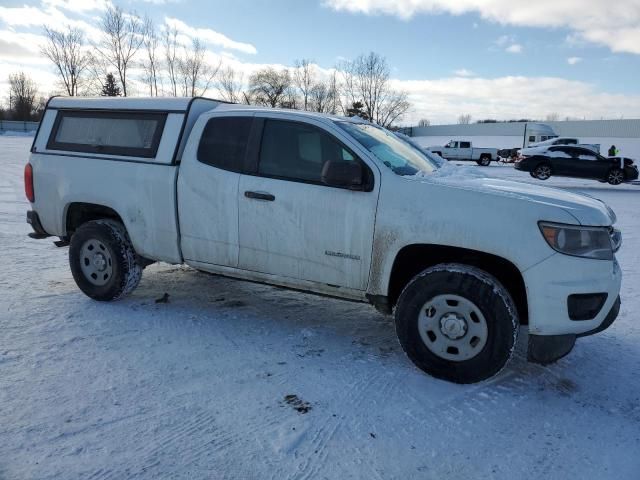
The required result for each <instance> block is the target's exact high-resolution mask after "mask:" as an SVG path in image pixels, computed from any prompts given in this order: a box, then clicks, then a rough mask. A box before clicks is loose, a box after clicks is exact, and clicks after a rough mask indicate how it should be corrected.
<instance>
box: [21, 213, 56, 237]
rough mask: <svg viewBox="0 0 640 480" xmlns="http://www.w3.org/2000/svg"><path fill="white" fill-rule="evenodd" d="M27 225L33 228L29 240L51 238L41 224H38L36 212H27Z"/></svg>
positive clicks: (38, 218) (38, 219)
mask: <svg viewBox="0 0 640 480" xmlns="http://www.w3.org/2000/svg"><path fill="white" fill-rule="evenodd" d="M27 223H28V224H29V225H31V228H33V232H31V233H29V236H30V237H31V238H35V239H38V240H39V239H41V238H47V237H50V236H51V235H49V234H48V233H47V232H46V231H45V229H44V228H43V226H42V223H40V217H39V216H38V213H37V212H34V211H33V210H29V211H28V212H27Z"/></svg>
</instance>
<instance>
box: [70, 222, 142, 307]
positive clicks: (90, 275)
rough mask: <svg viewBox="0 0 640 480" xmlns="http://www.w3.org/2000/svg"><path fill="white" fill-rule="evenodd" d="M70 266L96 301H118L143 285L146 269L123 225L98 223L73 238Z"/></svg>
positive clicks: (79, 230) (76, 279) (84, 289)
mask: <svg viewBox="0 0 640 480" xmlns="http://www.w3.org/2000/svg"><path fill="white" fill-rule="evenodd" d="M69 265H70V267H71V273H72V274H73V279H74V280H75V281H76V284H77V285H78V287H79V288H80V290H82V292H83V293H84V294H85V295H87V296H88V297H91V298H93V299H94V300H100V301H110V300H117V299H119V298H121V297H123V296H125V295H128V294H129V293H131V292H132V291H133V290H134V289H135V288H136V287H137V286H138V283H139V282H140V278H141V277H142V266H141V265H140V263H139V262H138V258H137V256H136V252H135V251H134V249H133V246H132V245H131V241H130V240H129V236H128V235H127V232H126V230H125V228H124V226H123V225H122V224H121V223H120V222H116V221H114V220H95V221H91V222H87V223H85V224H83V225H81V226H80V228H78V229H77V230H76V231H75V233H74V234H73V236H72V237H71V245H70V247H69Z"/></svg>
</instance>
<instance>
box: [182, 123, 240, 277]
mask: <svg viewBox="0 0 640 480" xmlns="http://www.w3.org/2000/svg"><path fill="white" fill-rule="evenodd" d="M252 122H253V117H252V114H250V113H249V114H248V113H240V112H234V113H230V112H227V113H221V114H218V115H216V114H212V115H209V116H207V117H206V119H205V118H203V119H200V120H199V121H198V123H196V125H195V126H194V128H193V130H192V132H191V138H190V140H189V143H188V144H187V147H186V149H185V151H184V154H183V155H182V163H181V165H180V173H179V176H178V213H179V218H180V233H181V247H182V255H183V257H184V259H185V260H187V261H188V260H193V261H197V262H203V263H210V264H214V265H221V266H226V267H237V265H238V252H239V246H238V185H239V182H240V172H241V171H242V169H243V165H244V160H245V155H246V151H247V144H248V143H249V137H250V134H251V127H252Z"/></svg>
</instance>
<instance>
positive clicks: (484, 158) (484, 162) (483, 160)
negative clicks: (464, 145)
mask: <svg viewBox="0 0 640 480" xmlns="http://www.w3.org/2000/svg"><path fill="white" fill-rule="evenodd" d="M476 163H477V164H478V165H480V166H481V167H488V166H489V165H491V155H481V156H480V160H478V161H477V162H476Z"/></svg>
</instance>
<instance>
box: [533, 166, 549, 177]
mask: <svg viewBox="0 0 640 480" xmlns="http://www.w3.org/2000/svg"><path fill="white" fill-rule="evenodd" d="M532 173H533V177H535V178H537V179H538V180H548V179H549V178H550V177H551V173H552V172H551V165H549V164H548V163H541V164H539V165H538V166H536V168H534V169H533V172H532Z"/></svg>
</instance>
